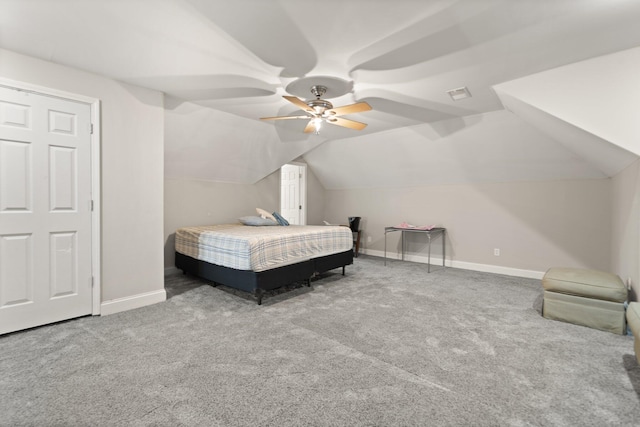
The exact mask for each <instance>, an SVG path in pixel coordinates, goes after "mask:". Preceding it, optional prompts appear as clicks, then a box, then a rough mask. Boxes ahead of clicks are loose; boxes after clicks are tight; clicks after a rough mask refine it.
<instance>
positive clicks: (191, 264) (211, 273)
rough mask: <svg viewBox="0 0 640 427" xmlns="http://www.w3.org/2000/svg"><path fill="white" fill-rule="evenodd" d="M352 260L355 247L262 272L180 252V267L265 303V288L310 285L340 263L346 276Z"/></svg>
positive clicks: (186, 272) (184, 271) (178, 260)
mask: <svg viewBox="0 0 640 427" xmlns="http://www.w3.org/2000/svg"><path fill="white" fill-rule="evenodd" d="M350 264H353V250H351V249H350V250H348V251H345V252H340V253H337V254H331V255H326V256H322V257H318V258H312V259H310V260H306V261H301V262H298V263H296V264H291V265H285V266H283V267H278V268H274V269H271V270H264V271H258V272H255V271H250V270H236V269H235V268H229V267H223V266H221V265H216V264H211V263H208V262H206V261H201V260H198V259H195V258H192V257H190V256H187V255H183V254H181V253H178V252H176V267H178V268H179V269H180V270H182V272H183V273H184V274H192V275H194V276H198V277H201V278H203V279H206V280H210V281H212V282H214V283H216V284H221V285H225V286H229V287H231V288H234V289H239V290H241V291H245V292H251V293H253V295H254V296H255V298H256V301H257V302H258V305H260V304H262V296H263V293H264V291H269V290H272V289H277V288H279V287H281V286H284V285H288V284H291V283H294V282H305V283H306V284H307V286H310V281H311V278H312V277H313V276H314V275H315V274H319V273H323V272H325V271H329V270H333V269H334V268H339V267H342V275H343V276H344V274H345V271H344V270H345V266H347V265H350Z"/></svg>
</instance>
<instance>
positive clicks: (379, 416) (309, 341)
mask: <svg viewBox="0 0 640 427" xmlns="http://www.w3.org/2000/svg"><path fill="white" fill-rule="evenodd" d="M166 286H167V291H168V294H169V296H170V299H169V300H168V301H167V302H165V303H161V304H156V305H154V306H150V307H145V308H142V309H138V310H132V311H129V312H125V313H119V314H114V315H111V316H106V317H95V318H92V317H87V318H82V319H77V320H73V321H68V322H64V323H60V324H56V325H52V326H47V327H42V328H37V329H33V330H29V331H25V332H19V333H15V334H11V335H7V336H4V337H2V338H0V372H1V375H0V424H1V425H10V426H19V425H38V426H43V425H64V426H73V425H80V426H85V425H86V426H88V425H91V426H101V425H107V426H108V425H131V426H147V425H162V426H164V425H171V426H174V425H201V426H303V425H304V426H306V425H308V426H426V425H435V426H438V425H473V426H485V425H486V426H490V425H491V426H494V425H496V426H497V425H500V426H502V425H504V426H528V425H540V426H554V425H556V426H565V425H572V426H586V425H593V426H603V425H638V423H639V422H640V398H639V393H640V367H638V365H637V364H636V361H635V358H634V356H633V340H632V338H631V337H629V336H619V335H614V334H611V333H607V332H601V331H597V330H593V329H589V328H585V327H581V326H576V325H571V324H566V323H562V322H555V321H550V320H546V319H544V318H542V317H541V316H540V312H539V310H540V305H541V286H540V283H539V281H537V280H528V279H520V278H513V277H507V276H499V275H493V274H486V273H478V272H472V271H464V270H456V269H451V268H447V269H442V268H438V269H434V270H433V271H432V272H431V274H427V270H426V266H425V265H421V264H412V263H403V262H400V261H392V262H389V263H388V265H387V266H386V267H385V266H383V265H382V260H381V259H380V258H373V257H366V256H361V257H359V258H357V259H356V260H355V264H354V265H353V266H350V267H348V268H347V275H346V276H345V277H343V276H341V275H340V270H334V271H333V272H330V273H328V274H325V275H324V276H323V277H321V278H320V279H319V280H316V281H314V282H313V284H312V288H306V287H291V288H290V289H287V290H285V291H283V292H278V293H274V294H272V295H268V296H267V297H265V300H264V303H263V305H262V306H257V305H256V304H255V303H254V302H253V301H252V300H251V299H250V297H249V296H247V295H244V294H242V293H238V292H235V293H234V292H231V291H230V290H228V289H222V288H214V287H211V286H209V285H207V284H206V283H205V282H201V281H198V280H197V279H193V278H185V277H184V276H181V275H176V276H172V277H169V278H167V282H166Z"/></svg>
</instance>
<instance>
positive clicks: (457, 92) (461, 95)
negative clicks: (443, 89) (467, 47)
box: [447, 86, 471, 101]
mask: <svg viewBox="0 0 640 427" xmlns="http://www.w3.org/2000/svg"><path fill="white" fill-rule="evenodd" d="M447 93H448V94H449V96H450V97H451V99H453V100H454V101H460V100H461V99H465V98H471V92H469V89H467V87H466V86H463V87H459V88H457V89H451V90H448V91H447Z"/></svg>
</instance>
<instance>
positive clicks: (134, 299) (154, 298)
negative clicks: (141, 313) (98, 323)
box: [100, 289, 167, 316]
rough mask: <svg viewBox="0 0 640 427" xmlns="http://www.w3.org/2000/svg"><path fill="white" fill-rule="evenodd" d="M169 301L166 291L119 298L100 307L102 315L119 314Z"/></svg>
mask: <svg viewBox="0 0 640 427" xmlns="http://www.w3.org/2000/svg"><path fill="white" fill-rule="evenodd" d="M166 300H167V293H166V292H165V290H164V289H162V290H159V291H153V292H146V293H144V294H138V295H132V296H130V297H125V298H118V299H113V300H109V301H105V302H103V303H102V304H101V305H100V315H101V316H107V315H109V314H114V313H119V312H121V311H127V310H133V309H134V308H140V307H144V306H146V305H151V304H156V303H159V302H163V301H166Z"/></svg>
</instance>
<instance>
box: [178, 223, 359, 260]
mask: <svg viewBox="0 0 640 427" xmlns="http://www.w3.org/2000/svg"><path fill="white" fill-rule="evenodd" d="M352 247H353V235H352V234H351V230H350V229H349V228H347V227H342V226H323V225H291V226H288V227H282V226H263V227H252V226H247V225H241V224H223V225H209V226H203V227H185V228H180V229H178V230H177V231H176V251H177V252H179V253H181V254H183V255H187V256H190V257H192V258H195V259H199V260H201V261H206V262H209V263H212V264H217V265H222V266H225V267H229V268H235V269H237V270H252V271H264V270H269V269H272V268H276V267H281V266H283V265H289V264H295V263H297V262H300V261H305V260H308V259H311V258H316V257H320V256H324V255H330V254H334V253H339V252H344V251H347V250H349V249H351V248H352Z"/></svg>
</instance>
